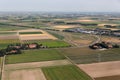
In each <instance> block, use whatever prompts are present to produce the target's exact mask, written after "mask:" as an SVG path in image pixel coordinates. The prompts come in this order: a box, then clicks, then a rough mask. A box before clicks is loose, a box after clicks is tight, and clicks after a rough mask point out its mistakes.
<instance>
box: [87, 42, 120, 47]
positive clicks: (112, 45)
mask: <svg viewBox="0 0 120 80" xmlns="http://www.w3.org/2000/svg"><path fill="white" fill-rule="evenodd" d="M89 47H90V48H91V49H103V48H105V49H111V48H120V46H119V45H118V44H112V43H110V42H104V41H103V42H101V43H95V44H92V45H90V46H89Z"/></svg>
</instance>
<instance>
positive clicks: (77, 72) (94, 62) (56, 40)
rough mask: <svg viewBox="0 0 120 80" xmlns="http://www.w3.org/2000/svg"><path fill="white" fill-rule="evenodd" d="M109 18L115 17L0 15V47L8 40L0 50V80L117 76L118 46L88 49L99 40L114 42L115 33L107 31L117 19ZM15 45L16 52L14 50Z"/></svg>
mask: <svg viewBox="0 0 120 80" xmlns="http://www.w3.org/2000/svg"><path fill="white" fill-rule="evenodd" d="M113 17H116V18H118V16H116V15H111V14H109V15H105V14H102V13H100V14H97V13H94V14H88V13H87V14H84V13H82V14H79V13H77V14H75V13H74V14H73V13H50V14H49V13H47V14H46V13H45V14H44V13H40V14H39V13H31V12H30V13H25V14H24V13H15V14H13V13H12V14H10V13H8V14H3V15H1V14H0V49H5V48H6V47H7V46H8V45H9V44H13V46H12V45H11V46H9V47H8V48H7V49H5V50H6V52H5V50H3V51H4V52H3V51H2V50H1V51H0V53H4V55H5V56H4V57H3V62H2V61H1V62H2V63H3V65H2V66H1V67H2V68H1V69H2V72H1V73H0V75H2V76H0V77H1V79H0V80H94V79H95V80H119V79H120V75H119V73H120V71H119V70H120V69H119V61H120V48H114V49H112V48H111V49H96V50H93V49H90V48H89V45H92V44H94V43H99V42H102V41H106V42H108V43H111V44H113V43H114V44H118V46H119V44H120V37H118V36H114V35H110V34H108V33H107V31H109V29H112V30H113V32H112V33H114V30H118V31H115V33H118V32H120V29H119V27H120V24H119V22H120V21H119V20H120V17H119V18H118V19H114V18H113ZM110 18H113V20H110ZM113 24H115V25H114V26H110V25H113ZM106 25H108V27H107V26H106ZM109 27H113V28H109ZM97 29H98V30H102V29H103V33H105V35H104V34H103V35H98V34H99V33H100V32H101V31H100V32H99V31H96V30H97ZM65 30H68V31H65ZM104 30H105V31H106V32H104ZM97 32H98V33H97ZM107 34H108V35H107ZM16 43H21V44H16ZM14 44H15V45H14ZM35 46H36V47H35ZM12 48H13V50H11V51H9V49H12ZM16 49H17V50H20V52H21V54H16V53H15V54H14V52H15V51H16ZM7 50H8V51H7ZM9 52H11V53H12V52H13V54H11V53H9ZM6 53H7V54H6ZM4 59H5V61H4ZM117 62H118V63H117ZM91 78H94V79H91Z"/></svg>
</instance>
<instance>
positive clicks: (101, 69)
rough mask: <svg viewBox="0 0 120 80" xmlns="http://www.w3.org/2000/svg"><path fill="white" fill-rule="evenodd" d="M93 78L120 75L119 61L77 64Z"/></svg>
mask: <svg viewBox="0 0 120 80" xmlns="http://www.w3.org/2000/svg"><path fill="white" fill-rule="evenodd" d="M78 66H79V67H80V68H81V69H82V70H83V71H85V72H86V73H87V74H88V75H90V76H91V77H93V78H100V77H106V76H115V75H120V61H112V62H102V63H93V64H80V65H78Z"/></svg>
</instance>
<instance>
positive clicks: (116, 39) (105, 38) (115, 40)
mask: <svg viewBox="0 0 120 80" xmlns="http://www.w3.org/2000/svg"><path fill="white" fill-rule="evenodd" d="M101 40H102V41H106V42H112V43H117V44H120V38H119V37H112V36H101Z"/></svg>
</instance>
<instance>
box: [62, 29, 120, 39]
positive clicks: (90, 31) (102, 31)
mask: <svg viewBox="0 0 120 80" xmlns="http://www.w3.org/2000/svg"><path fill="white" fill-rule="evenodd" d="M64 32H78V33H85V34H95V35H109V36H117V37H120V30H111V29H102V28H96V29H82V28H73V29H66V30H64Z"/></svg>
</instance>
